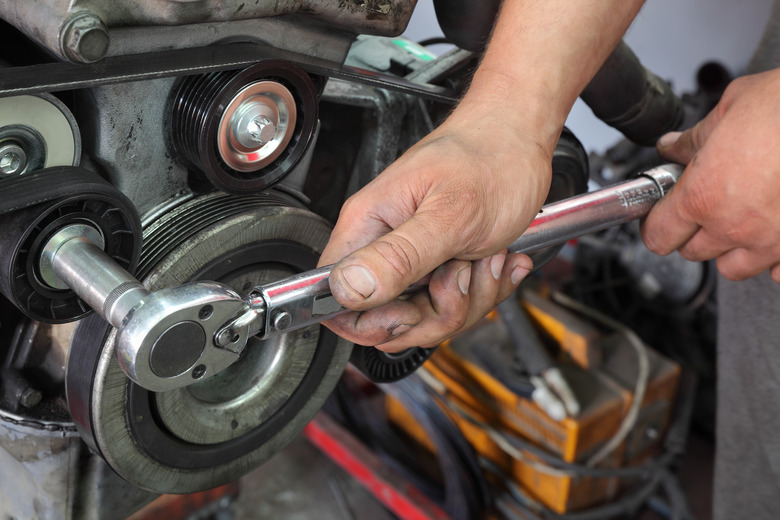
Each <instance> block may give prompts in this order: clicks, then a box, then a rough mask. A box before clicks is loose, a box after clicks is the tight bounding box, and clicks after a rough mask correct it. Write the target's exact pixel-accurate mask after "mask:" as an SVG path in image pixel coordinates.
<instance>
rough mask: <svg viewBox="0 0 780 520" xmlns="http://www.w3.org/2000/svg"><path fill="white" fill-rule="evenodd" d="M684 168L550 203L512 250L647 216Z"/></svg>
mask: <svg viewBox="0 0 780 520" xmlns="http://www.w3.org/2000/svg"><path fill="white" fill-rule="evenodd" d="M682 171H683V168H682V166H679V165H674V164H669V165H664V166H659V167H657V168H653V169H652V170H649V171H647V172H645V173H643V174H642V175H640V176H639V177H638V178H636V179H634V180H630V181H625V182H622V183H619V184H615V185H613V186H608V187H606V188H602V189H600V190H597V191H593V192H590V193H586V194H585V195H580V196H577V197H572V198H570V199H566V200H563V201H561V202H556V203H554V204H549V205H547V206H545V207H543V208H542V210H541V211H540V212H539V215H537V217H536V218H535V219H534V220H533V222H532V223H531V225H530V226H529V227H528V229H527V230H526V232H525V233H523V234H522V235H521V236H520V238H518V239H517V240H515V241H514V242H512V244H510V245H509V250H510V251H513V252H515V253H530V252H532V251H536V250H538V249H542V248H544V247H548V246H552V245H556V244H561V243H563V242H566V241H568V240H571V239H573V238H577V237H580V236H582V235H587V234H589V233H595V232H596V231H601V230H603V229H606V228H608V227H611V226H616V225H618V224H623V223H625V222H629V221H631V220H635V219H638V218H641V217H644V216H645V215H647V213H648V212H649V211H650V209H652V207H653V205H654V204H655V203H656V202H657V201H658V200H659V199H660V198H661V197H663V196H664V194H665V193H666V192H667V191H668V190H669V189H671V187H672V186H674V183H675V182H677V179H678V178H679V177H680V175H681V174H682Z"/></svg>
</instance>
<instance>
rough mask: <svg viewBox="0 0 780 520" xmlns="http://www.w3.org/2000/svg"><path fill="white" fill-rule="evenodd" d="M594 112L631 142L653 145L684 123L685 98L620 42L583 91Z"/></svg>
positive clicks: (584, 97)
mask: <svg viewBox="0 0 780 520" xmlns="http://www.w3.org/2000/svg"><path fill="white" fill-rule="evenodd" d="M580 97H581V98H582V100H583V101H584V102H585V103H586V104H587V105H588V106H589V107H590V108H591V110H593V113H594V114H595V115H596V117H598V118H599V119H601V120H602V121H604V122H605V123H607V124H608V125H609V126H611V127H613V128H615V129H617V130H619V131H620V132H622V133H623V135H625V136H626V137H627V138H628V139H630V140H631V141H633V142H635V143H637V144H640V145H643V146H653V145H655V142H656V140H658V138H659V137H661V136H662V135H664V134H665V133H666V132H671V131H672V130H676V129H678V128H679V127H680V125H682V123H683V118H684V117H685V112H684V110H683V104H682V100H681V99H680V98H679V97H677V95H676V94H675V93H674V92H673V91H672V88H671V86H670V85H669V83H667V82H666V81H664V80H662V79H661V78H659V77H658V76H656V75H655V74H653V73H652V72H651V71H649V70H647V69H646V68H645V67H644V66H643V65H642V64H641V63H640V62H639V59H638V58H637V57H636V55H635V54H634V52H633V51H632V50H631V48H630V47H629V46H628V45H626V43H625V42H623V41H620V42H619V43H618V45H617V47H615V50H613V51H612V53H611V54H610V55H609V56H608V57H607V61H606V62H604V65H602V66H601V68H600V69H599V70H598V72H596V75H595V76H594V77H593V79H592V80H591V81H590V83H588V86H587V87H585V90H583V91H582V93H581V94H580Z"/></svg>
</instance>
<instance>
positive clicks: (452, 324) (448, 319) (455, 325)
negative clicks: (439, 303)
mask: <svg viewBox="0 0 780 520" xmlns="http://www.w3.org/2000/svg"><path fill="white" fill-rule="evenodd" d="M467 320H468V311H467V310H464V311H463V312H456V313H452V314H447V315H444V316H442V317H441V320H440V324H441V326H442V329H443V330H444V331H445V332H446V333H447V334H452V333H454V332H457V331H459V330H460V329H462V328H463V327H465V326H466V321H467Z"/></svg>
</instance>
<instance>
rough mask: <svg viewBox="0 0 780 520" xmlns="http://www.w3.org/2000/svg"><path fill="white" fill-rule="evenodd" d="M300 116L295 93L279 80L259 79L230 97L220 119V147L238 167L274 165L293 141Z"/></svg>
mask: <svg viewBox="0 0 780 520" xmlns="http://www.w3.org/2000/svg"><path fill="white" fill-rule="evenodd" d="M297 117H298V114H297V109H296V105H295V99H293V96H292V93H290V91H289V90H288V89H287V87H285V86H284V85H282V84H281V83H277V82H275V81H256V82H254V83H251V84H249V85H247V86H246V87H244V88H243V89H241V91H239V93H238V94H236V95H235V97H234V98H233V99H232V100H230V103H228V106H227V108H226V109H225V113H224V114H223V115H222V118H221V119H220V122H219V131H218V142H217V149H218V150H219V154H220V156H221V157H222V159H223V160H224V161H225V162H226V163H227V164H228V165H229V166H230V167H231V168H233V169H234V170H237V171H240V172H249V171H255V170H259V169H261V168H264V167H266V166H268V165H269V164H271V163H272V162H273V161H274V160H275V159H276V158H277V157H279V155H281V153H282V152H283V151H284V148H285V147H286V146H287V144H288V143H289V142H290V139H291V138H292V135H293V132H294V130H295V122H296V119H297Z"/></svg>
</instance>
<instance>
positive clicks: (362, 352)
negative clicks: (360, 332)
mask: <svg viewBox="0 0 780 520" xmlns="http://www.w3.org/2000/svg"><path fill="white" fill-rule="evenodd" d="M435 351H436V349H435V348H422V347H412V348H408V349H406V350H404V351H401V352H398V353H389V352H383V351H381V350H379V349H377V348H375V347H361V346H360V345H355V348H354V349H352V355H351V357H350V358H349V362H350V363H352V365H353V366H354V367H355V368H357V369H358V370H360V371H361V372H362V373H363V374H364V375H365V376H366V377H367V378H369V379H370V380H371V381H374V382H375V383H392V382H395V381H398V380H400V379H403V378H405V377H406V376H408V375H410V374H412V373H413V372H414V371H415V370H417V369H418V368H420V367H421V366H422V365H423V363H425V361H426V360H427V359H428V358H429V357H431V354H433V353H434V352H435Z"/></svg>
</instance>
